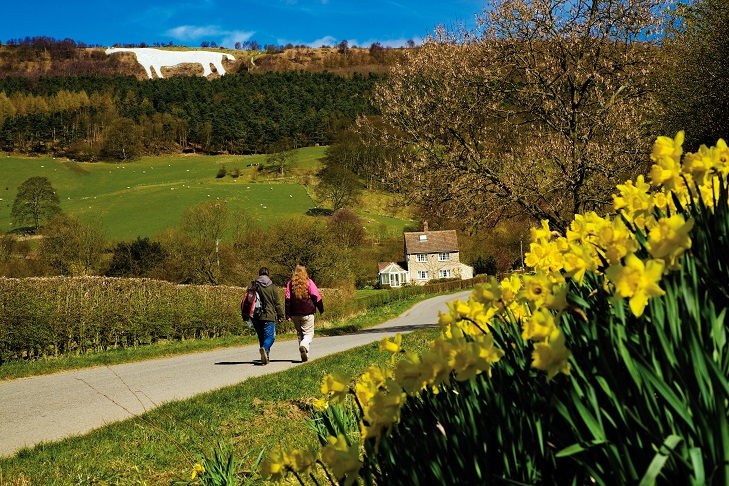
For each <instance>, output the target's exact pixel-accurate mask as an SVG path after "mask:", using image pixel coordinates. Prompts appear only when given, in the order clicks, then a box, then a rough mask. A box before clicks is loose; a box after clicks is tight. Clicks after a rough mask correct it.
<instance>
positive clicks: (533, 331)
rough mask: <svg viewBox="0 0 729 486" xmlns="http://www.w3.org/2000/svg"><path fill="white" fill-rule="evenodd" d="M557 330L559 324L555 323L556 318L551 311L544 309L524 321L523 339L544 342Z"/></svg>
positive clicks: (538, 310)
mask: <svg viewBox="0 0 729 486" xmlns="http://www.w3.org/2000/svg"><path fill="white" fill-rule="evenodd" d="M555 329H557V324H556V323H555V321H554V316H553V315H552V313H551V312H550V311H549V309H546V308H543V307H542V308H539V309H537V310H536V311H535V312H534V314H532V315H531V317H530V318H529V319H527V320H526V321H524V323H523V324H522V332H521V337H522V339H524V340H532V341H544V340H546V339H547V338H548V337H549V336H550V335H551V334H552V332H554V330H555Z"/></svg>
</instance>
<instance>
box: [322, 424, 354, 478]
mask: <svg viewBox="0 0 729 486" xmlns="http://www.w3.org/2000/svg"><path fill="white" fill-rule="evenodd" d="M328 442H329V444H328V445H326V446H324V448H323V449H322V451H321V459H322V461H323V462H324V464H326V465H327V467H329V468H330V469H331V471H332V473H333V474H334V477H335V478H336V479H337V480H338V481H339V484H343V485H345V486H349V485H351V484H354V482H355V481H357V474H358V473H359V470H360V468H361V467H362V461H360V459H359V447H358V444H353V445H351V446H350V445H349V444H347V441H346V439H345V438H344V436H343V435H342V434H339V435H337V437H332V436H330V437H329V439H328ZM342 480H344V482H342Z"/></svg>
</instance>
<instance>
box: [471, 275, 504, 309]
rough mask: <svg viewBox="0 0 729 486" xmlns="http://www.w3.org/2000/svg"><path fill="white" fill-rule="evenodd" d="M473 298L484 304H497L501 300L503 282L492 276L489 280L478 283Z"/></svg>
mask: <svg viewBox="0 0 729 486" xmlns="http://www.w3.org/2000/svg"><path fill="white" fill-rule="evenodd" d="M473 298H474V299H475V300H477V301H478V302H481V303H483V304H487V305H488V304H490V305H495V303H496V302H498V301H500V300H501V284H500V283H499V281H498V280H496V278H495V277H490V278H489V281H488V282H485V283H482V284H479V285H476V288H475V289H474V290H473Z"/></svg>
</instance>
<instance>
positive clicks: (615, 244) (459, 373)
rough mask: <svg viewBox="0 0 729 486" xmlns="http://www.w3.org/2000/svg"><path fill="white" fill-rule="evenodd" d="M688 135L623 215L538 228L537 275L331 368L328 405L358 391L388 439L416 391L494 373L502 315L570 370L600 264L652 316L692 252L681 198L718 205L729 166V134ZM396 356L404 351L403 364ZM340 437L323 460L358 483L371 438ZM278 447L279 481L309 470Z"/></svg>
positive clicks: (479, 296)
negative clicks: (571, 337)
mask: <svg viewBox="0 0 729 486" xmlns="http://www.w3.org/2000/svg"><path fill="white" fill-rule="evenodd" d="M683 138H684V135H683V132H679V133H678V134H677V135H676V137H675V138H673V139H671V138H668V137H659V138H658V139H657V140H656V142H655V143H654V146H653V150H652V153H651V160H652V161H653V166H652V168H651V170H650V173H649V175H648V179H647V180H646V178H645V177H644V176H638V177H637V178H636V180H635V181H630V180H629V181H626V182H625V183H624V184H621V185H618V186H617V193H616V194H614V195H613V201H614V204H613V208H614V210H615V214H613V215H612V216H611V215H604V216H601V215H598V214H597V213H595V212H588V213H585V214H578V215H576V216H575V218H574V220H573V221H572V222H571V224H570V226H569V228H568V229H567V231H566V234H565V235H560V234H558V233H556V232H555V231H553V230H552V229H551V228H550V227H549V224H548V222H547V221H543V222H542V223H541V225H540V227H538V228H533V229H532V230H531V243H530V247H529V251H528V252H527V254H526V255H525V263H526V265H527V266H528V267H530V268H531V269H532V272H531V273H530V274H529V275H524V276H517V275H512V276H510V277H507V278H505V279H503V280H501V281H498V280H497V279H496V278H493V277H492V278H491V279H490V280H489V281H488V282H486V283H484V284H481V285H478V286H477V287H476V288H475V290H474V291H473V293H472V295H471V296H470V297H469V298H468V300H467V301H461V300H459V299H456V300H454V301H453V302H450V303H449V304H448V308H449V310H448V312H444V313H443V312H441V313H439V324H440V326H441V328H442V333H441V336H440V337H439V338H437V339H436V340H434V341H433V342H432V343H431V345H430V348H429V350H428V351H426V352H424V353H423V354H422V355H417V354H414V353H411V352H408V351H407V350H406V349H403V348H402V346H401V344H402V338H401V336H399V335H398V336H396V337H395V338H394V339H388V338H384V339H383V340H382V341H381V343H380V349H381V351H385V352H390V353H392V355H393V360H392V361H391V363H392V364H393V366H392V367H386V366H382V367H375V366H373V367H370V368H369V369H368V370H367V371H366V372H365V373H364V374H362V375H361V376H360V377H359V378H358V379H357V380H355V381H354V384H351V383H350V380H349V378H348V377H345V376H342V375H340V374H337V373H332V374H330V375H327V376H326V377H325V378H324V380H323V382H322V386H321V391H322V394H323V395H324V399H323V400H320V401H318V402H317V403H319V405H318V406H320V407H325V406H327V403H341V402H343V401H344V399H345V398H346V397H347V396H353V397H354V398H355V400H356V403H357V404H358V406H359V408H360V411H361V416H362V421H361V423H360V432H361V434H360V438H361V441H362V442H364V441H365V440H367V439H373V438H374V439H375V441H376V444H378V443H379V440H380V438H381V437H383V436H385V435H386V434H388V433H391V431H392V430H393V427H394V426H395V425H396V424H397V423H398V422H399V420H400V410H401V409H402V407H403V405H404V404H405V403H406V400H407V398H408V397H409V396H413V395H415V394H418V393H420V392H421V391H423V390H427V391H430V392H432V393H438V392H439V391H441V390H442V389H443V387H445V386H447V385H448V384H449V382H450V380H451V379H455V380H470V379H474V378H475V377H477V376H478V375H481V374H484V373H485V374H486V376H490V374H491V368H492V366H493V365H494V364H495V363H497V362H498V361H499V359H500V358H501V357H502V356H503V355H504V351H503V350H502V349H500V348H499V347H498V346H496V345H495V343H494V339H493V336H492V334H491V330H492V329H493V326H498V325H499V322H502V321H509V322H516V323H519V324H520V326H521V330H522V332H521V338H522V339H524V340H525V341H529V342H531V343H532V345H533V348H532V349H533V352H532V366H533V367H534V368H536V369H539V370H543V371H544V372H546V378H547V380H551V379H553V378H554V377H555V376H557V375H558V374H560V373H562V374H566V375H569V373H570V364H569V358H570V351H569V349H568V347H567V340H566V337H565V334H564V333H563V332H562V330H561V329H560V324H559V323H560V319H561V317H562V316H563V315H564V314H565V313H574V314H576V315H579V316H582V317H583V318H585V317H586V316H585V312H584V311H583V310H582V309H579V308H575V307H574V306H573V305H572V306H571V305H569V304H568V299H567V294H568V290H569V286H570V285H573V286H574V285H576V286H579V285H582V284H583V280H584V278H585V275H586V274H588V273H594V274H598V275H600V276H601V278H602V281H603V282H604V289H605V291H607V292H608V293H609V294H610V295H611V298H612V302H613V303H617V302H619V301H621V300H627V302H628V307H629V309H630V311H631V312H632V314H633V315H634V316H636V317H641V316H642V315H643V313H644V311H645V308H646V307H647V305H648V301H649V299H651V298H654V297H658V296H661V295H664V293H665V292H664V290H663V289H662V288H661V279H662V277H663V276H664V275H665V274H667V273H668V272H670V271H672V270H675V269H677V268H679V259H680V258H681V256H682V255H683V254H684V253H685V252H686V251H689V250H690V249H691V237H690V233H691V230H692V228H693V221H691V220H688V221H687V220H685V219H684V217H683V216H682V215H680V214H678V211H677V209H678V208H677V205H681V206H682V207H685V206H686V205H687V204H689V203H691V202H692V201H697V200H701V201H703V203H704V204H705V205H706V206H707V207H710V208H711V207H713V205H714V204H715V201H716V194H717V188H718V187H719V183H718V182H719V179H723V180H726V178H727V175H728V174H729V147H727V144H726V143H725V142H724V141H723V140H719V142H718V143H717V145H716V146H715V147H711V148H707V147H705V146H702V147H701V148H700V149H699V151H698V152H697V153H695V154H690V153H689V154H685V155H684V154H683V148H682V144H683ZM395 355H398V356H399V357H400V359H399V360H397V361H396V362H395V360H394V358H395ZM330 440H331V442H330V446H327V447H326V448H325V450H326V451H327V452H326V454H324V453H322V457H324V456H326V457H327V458H328V461H329V467H330V469H331V470H333V471H335V476H336V477H337V479H340V477H346V479H347V482H349V481H350V480H352V478H353V477H355V476H356V471H357V470H358V468H359V465H361V464H362V462H361V460H360V459H359V457H358V451H360V450H362V447H361V444H360V447H359V448H358V447H356V445H349V444H345V443H344V442H343V439H342V438H335V437H332V438H330ZM333 448H334V449H333ZM276 454H278V455H276ZM276 454H274V456H273V463H274V464H279V467H278V469H275V468H274V469H275V470H274V469H272V470H271V477H272V478H273V479H280V478H281V477H282V475H281V474H280V472H281V471H286V470H288V471H297V467H299V466H296V465H295V462H296V461H294V460H293V459H288V460H287V461H284V460H283V458H284V457H286V455H285V454H284V453H281V452H277V453H276ZM290 454H294V453H290ZM304 464H309V463H308V462H304Z"/></svg>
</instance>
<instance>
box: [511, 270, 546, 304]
mask: <svg viewBox="0 0 729 486" xmlns="http://www.w3.org/2000/svg"><path fill="white" fill-rule="evenodd" d="M553 285H554V284H553V282H552V280H551V279H550V278H549V277H548V276H547V275H546V274H545V273H544V272H543V271H542V270H537V272H536V273H535V274H534V275H525V276H524V277H523V285H522V288H521V289H520V290H519V292H518V294H517V300H520V301H521V300H526V301H527V302H528V303H530V304H531V305H530V307H531V308H532V309H536V308H539V307H541V306H542V304H544V301H545V300H546V299H547V296H548V295H549V294H551V293H552V286H553Z"/></svg>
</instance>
